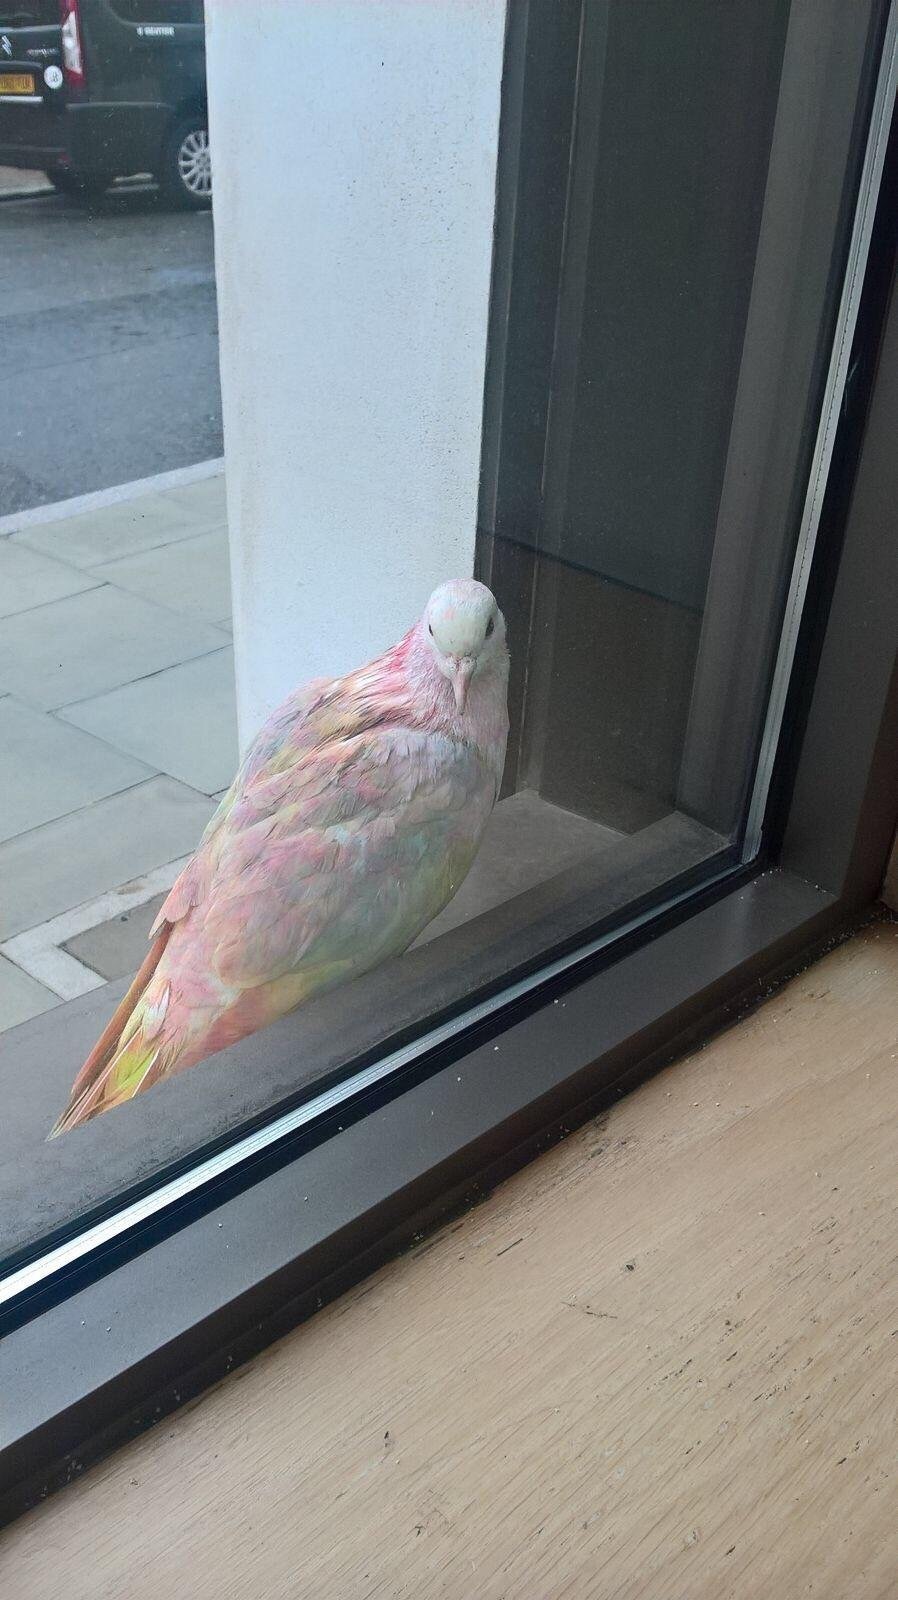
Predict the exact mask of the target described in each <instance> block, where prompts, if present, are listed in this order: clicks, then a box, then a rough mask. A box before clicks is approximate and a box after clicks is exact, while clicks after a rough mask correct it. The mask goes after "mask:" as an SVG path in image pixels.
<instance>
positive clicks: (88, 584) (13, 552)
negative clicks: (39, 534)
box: [0, 539, 104, 617]
mask: <svg viewBox="0 0 898 1600" xmlns="http://www.w3.org/2000/svg"><path fill="white" fill-rule="evenodd" d="M103 581H104V580H103V579H102V578H99V577H95V576H94V575H93V573H90V572H79V571H78V570H77V568H75V567H70V566H67V565H66V564H65V563H64V562H62V561H54V560H53V558H52V557H51V556H45V555H42V554H41V552H40V551H39V550H29V549H28V546H27V545H24V544H19V543H14V542H13V541H12V539H4V540H2V541H0V617H12V616H15V614H16V612H18V611H30V610H31V607H32V606H44V605H47V604H48V603H49V602H50V601H51V600H62V599H63V598H64V596H66V595H70V594H81V593H82V591H83V590H84V589H95V588H96V587H97V585H98V584H99V583H102V582H103Z"/></svg>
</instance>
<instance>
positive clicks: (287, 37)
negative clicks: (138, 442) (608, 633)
mask: <svg viewBox="0 0 898 1600" xmlns="http://www.w3.org/2000/svg"><path fill="white" fill-rule="evenodd" d="M206 21H207V57H208V72H209V99H210V129H211V142H212V151H213V163H214V174H215V178H214V181H215V252H216V273H217V281H218V306H219V326H220V341H221V372H222V388H223V401H224V424H225V456H226V464H227V478H228V512H229V519H230V528H231V560H232V569H233V580H234V624H235V630H234V631H235V645H236V655H237V683H238V701H239V710H240V725H241V735H242V739H243V741H244V743H245V741H246V740H247V738H248V737H250V736H251V735H252V733H253V732H254V731H255V729H256V728H257V726H258V724H259V722H260V720H261V718H262V717H263V716H264V715H265V714H266V712H267V711H269V710H270V709H271V707H272V706H273V705H275V704H276V703H277V702H278V701H279V700H280V699H282V698H283V696H284V694H285V693H286V692H287V691H288V690H289V689H291V688H292V687H294V686H295V685H296V684H297V683H301V682H303V681H304V680H305V679H307V678H309V677H312V676H315V675H316V674H319V673H332V672H341V671H345V670H346V669H347V668H349V667H351V666H354V665H356V664H358V663H361V662H363V661H365V660H367V659H368V658H369V657H370V656H371V655H373V654H374V653H375V652H376V651H378V650H379V649H381V648H383V647H384V646H385V645H386V644H388V643H389V642H390V641H391V640H392V639H394V638H398V637H399V635H400V634H401V633H402V632H403V631H404V630H405V628H406V627H407V626H408V625H409V624H410V622H411V621H412V620H413V619H414V617H415V616H416V615H417V613H418V611H419V609H420V608H421V606H422V605H423V603H424V601H425V600H426V598H427V595H428V594H429V592H430V590H431V589H432V588H433V587H434V585H435V584H437V583H438V582H440V580H441V579H443V578H446V577H453V576H456V575H459V574H467V573H470V571H471V566H472V559H473V551H474V535H475V526H476V508H477V480H478V471H479V460H480V432H481V407H482V397H483V378H484V364H485V354H486V329H487V309H488V298H489V278H490V263H491V252H492V233H493V206H494V190H495V175H496V147H497V139H498V127H499V90H500V80H501V73H502V50H503V38H504V29H505V0H264V3H259V0H207V4H206Z"/></svg>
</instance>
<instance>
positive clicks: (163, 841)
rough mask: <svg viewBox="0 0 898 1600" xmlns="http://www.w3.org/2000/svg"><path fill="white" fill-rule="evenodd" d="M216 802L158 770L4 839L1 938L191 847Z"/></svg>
mask: <svg viewBox="0 0 898 1600" xmlns="http://www.w3.org/2000/svg"><path fill="white" fill-rule="evenodd" d="M215 805H216V802H215V801H214V800H209V799H208V798H207V796H206V795H202V794H197V793H196V791H195V790H194V789H188V788H187V787H186V785H185V784H183V783H175V782H174V781H173V780H172V779H171V778H167V777H158V778H150V779H149V780H148V782H146V783H141V784H138V786H137V787H136V788H135V789H128V790H126V791H125V793H124V794H116V795H112V796H111V797H110V798H109V799H108V800H100V801H99V802H98V803H97V804H96V805H92V806H85V807H84V809H83V810H81V811H73V812H71V813H70V815H69V816H67V817H60V818H59V820H58V821H56V822H48V823H47V824H46V826H45V827H43V828H32V829H30V831H29V832H28V833H21V834H19V835H18V836H17V837H16V838H15V839H8V840H7V841H6V843H5V844H0V884H2V885H3V893H2V896H0V939H11V938H12V937H13V935H14V934H16V933H24V932H25V930H26V929H28V928H34V927H38V926H39V925H40V924H41V923H43V922H48V921H49V920H50V918H51V917H58V916H59V915H60V914H61V913H62V912H63V911H70V910H71V908H72V907H73V906H80V905H84V903H85V901H88V900H96V899H97V897H98V896H99V895H102V894H105V893H106V891H107V890H109V889H117V888H118V886H119V885H120V884H122V883H129V882H130V881H131V879H133V878H139V877H142V876H143V874H144V873H146V872H152V871H153V869H154V868H155V867H164V866H165V864H166V862H169V861H177V860H179V858H180V857H181V856H186V855H189V854H190V852H191V850H193V848H194V847H195V845H196V843H197V841H198V839H199V837H200V834H201V833H202V831H203V829H204V828H205V826H206V823H207V822H208V821H209V818H210V817H211V815H212V813H213V811H214V810H215ZM0 1025H2V1024H0Z"/></svg>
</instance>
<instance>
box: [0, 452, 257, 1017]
mask: <svg viewBox="0 0 898 1600" xmlns="http://www.w3.org/2000/svg"><path fill="white" fill-rule="evenodd" d="M7 520H9V519H7ZM23 524H24V525H23V526H22V528H21V529H20V530H19V531H15V530H13V531H11V532H9V533H8V534H7V535H6V536H5V537H2V538H0V1029H4V1028H9V1027H12V1026H14V1025H15V1024H16V1023H18V1022H22V1021H24V1020H25V1019H26V1018H28V1017H31V1016H35V1015H37V1014H38V1013H39V1012H41V1011H45V1010H47V1009H48V1008H49V1007H51V1006H54V1005H58V1004H59V1003H60V1000H61V999H68V998H71V997H72V996H74V995H75V994H79V993H83V992H85V991H86V990H87V989H91V988H96V987H98V986H99V985H100V984H101V983H103V982H104V981H106V980H107V979H108V978H111V977H116V976H119V975H120V973H125V972H128V971H131V970H133V968H134V967H135V966H136V965H137V964H138V963H139V960H140V959H141V948H142V946H143V940H144V936H145V931H146V927H147V926H148V925H149V922H150V921H151V918H152V914H153V908H154V907H155V905H156V904H158V903H159V900H160V898H161V896H162V894H164V892H165V890H166V889H167V887H168V885H169V884H170V883H171V882H172V881H173V878H174V876H175V875H176V872H177V870H178V865H179V862H180V861H181V860H183V858H184V857H185V856H187V855H189V854H190V853H191V851H192V850H193V849H194V847H195V845H196V843H197V840H198V839H199V836H200V833H201V832H202V829H203V827H204V826H205V824H206V821H207V820H208V818H209V816H210V815H211V813H212V811H213V810H214V806H215V801H216V797H217V796H218V795H219V794H220V793H221V791H222V790H223V789H225V788H226V787H227V785H228V784H229V783H230V781H231V778H232V776H233V773H234V770H235V767H236V760H237V737H236V719H235V710H234V684H233V661H232V651H231V641H230V627H229V619H230V598H229V591H228V551H227V530H226V523H225V501H224V478H223V476H222V474H221V473H216V474H215V475H214V476H211V477H209V476H207V477H204V478H202V479H200V480H199V481H194V482H189V483H185V484H182V485H180V486H179V487H176V488H162V489H159V488H156V489H153V488H152V487H151V488H150V490H149V492H143V493H140V494H139V495H138V496H137V497H136V498H133V499H126V500H120V501H118V503H113V504H105V505H101V506H100V507H99V508H96V509H89V510H83V509H82V510H78V509H77V508H76V514H74V515H66V516H63V517H61V518H60V519H59V520H58V521H53V522H39V521H34V520H33V519H29V517H28V514H25V517H24V518H23Z"/></svg>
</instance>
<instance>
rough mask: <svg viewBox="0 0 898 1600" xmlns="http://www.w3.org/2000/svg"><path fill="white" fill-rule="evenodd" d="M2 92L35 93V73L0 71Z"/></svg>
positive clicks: (0, 91)
mask: <svg viewBox="0 0 898 1600" xmlns="http://www.w3.org/2000/svg"><path fill="white" fill-rule="evenodd" d="M0 94H34V73H33V72H0Z"/></svg>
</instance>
